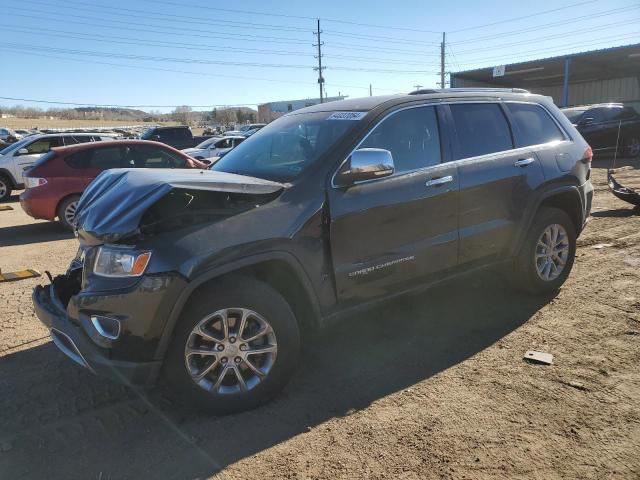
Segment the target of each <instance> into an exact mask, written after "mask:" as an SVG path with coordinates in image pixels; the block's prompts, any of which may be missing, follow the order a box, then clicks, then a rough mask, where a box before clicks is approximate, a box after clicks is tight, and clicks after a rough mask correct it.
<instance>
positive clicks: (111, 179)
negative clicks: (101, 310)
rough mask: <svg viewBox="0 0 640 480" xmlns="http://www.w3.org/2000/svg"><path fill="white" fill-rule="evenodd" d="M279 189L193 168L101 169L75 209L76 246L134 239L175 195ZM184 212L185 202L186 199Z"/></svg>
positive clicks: (258, 181) (257, 192)
mask: <svg viewBox="0 0 640 480" xmlns="http://www.w3.org/2000/svg"><path fill="white" fill-rule="evenodd" d="M283 188H284V185H282V184H280V183H277V182H271V181H268V180H262V179H258V178H254V177H247V176H243V175H236V174H232V173H224V172H213V171H210V170H195V169H184V170H182V169H180V170H178V169H144V168H140V169H136V168H122V169H113V170H105V171H104V172H102V173H101V174H100V175H99V176H98V177H97V178H96V179H95V180H94V181H93V182H92V183H91V184H90V185H89V187H88V188H87V189H86V190H85V192H84V194H83V195H82V197H81V198H80V201H79V203H78V208H77V210H76V225H77V231H78V237H79V238H80V240H81V242H84V243H90V244H96V243H102V242H116V241H118V240H120V239H122V238H125V237H128V236H131V235H135V234H137V233H139V231H140V223H141V220H142V218H143V216H144V215H145V213H146V212H147V211H148V210H149V209H150V208H151V207H153V206H154V205H156V204H158V202H160V201H161V200H165V199H166V198H167V197H168V196H170V195H172V194H174V193H175V192H181V195H183V196H187V197H192V195H191V194H190V193H189V192H191V193H192V194H196V193H197V192H223V193H228V194H240V195H242V196H244V197H246V196H249V197H250V196H252V195H255V196H256V197H260V196H268V195H273V194H276V193H278V192H279V191H281V190H282V189H283ZM185 202H186V203H185V205H184V206H183V208H186V207H187V206H188V205H189V203H190V201H189V200H188V199H187V200H185Z"/></svg>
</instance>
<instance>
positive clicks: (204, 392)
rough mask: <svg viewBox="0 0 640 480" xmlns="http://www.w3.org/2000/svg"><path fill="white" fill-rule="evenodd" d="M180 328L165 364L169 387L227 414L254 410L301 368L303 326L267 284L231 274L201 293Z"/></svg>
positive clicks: (184, 397) (198, 405) (185, 398)
mask: <svg viewBox="0 0 640 480" xmlns="http://www.w3.org/2000/svg"><path fill="white" fill-rule="evenodd" d="M193 302H194V303H193V304H192V305H189V307H187V309H186V311H185V312H184V314H183V316H182V318H181V320H180V323H179V324H178V326H177V327H176V331H175V332H174V338H173V341H172V344H171V346H170V348H169V352H168V354H167V358H166V360H165V365H164V378H165V380H166V383H167V384H168V386H169V388H170V390H171V392H172V393H173V394H174V395H175V396H177V397H178V398H179V399H180V400H182V401H183V402H185V403H187V404H189V405H191V406H193V407H195V408H197V409H199V410H204V411H208V412H211V413H216V414H222V413H231V412H239V411H243V410H248V409H251V408H254V407H256V406H258V405H260V404H262V403H264V402H266V401H267V400H269V399H270V398H271V397H272V396H273V395H275V394H276V393H277V392H279V391H280V390H281V389H282V388H283V387H284V386H285V385H286V384H287V382H288V381H289V379H290V378H291V375H292V374H293V371H294V369H295V366H296V363H297V359H298V355H299V349H300V333H299V329H298V324H297V322H296V319H295V317H294V315H293V312H292V311H291V309H290V308H289V305H288V304H287V302H286V301H285V300H284V298H282V296H281V295H280V294H279V293H278V292H276V291H275V290H273V289H272V288H271V287H269V286H268V285H266V284H265V283H262V282H259V281H257V280H254V279H252V278H245V277H233V278H229V279H227V280H226V281H225V282H224V284H222V283H215V284H212V285H211V286H209V287H207V288H206V290H205V291H202V292H200V293H198V295H197V297H196V298H194V299H193Z"/></svg>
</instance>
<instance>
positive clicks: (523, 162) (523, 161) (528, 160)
mask: <svg viewBox="0 0 640 480" xmlns="http://www.w3.org/2000/svg"><path fill="white" fill-rule="evenodd" d="M533 162H535V160H534V159H533V158H521V159H520V160H517V161H516V163H514V164H513V166H514V167H526V166H527V165H529V164H531V163H533Z"/></svg>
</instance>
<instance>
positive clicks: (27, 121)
mask: <svg viewBox="0 0 640 480" xmlns="http://www.w3.org/2000/svg"><path fill="white" fill-rule="evenodd" d="M158 124H160V125H175V122H142V121H136V120H63V119H60V118H55V119H48V118H3V119H0V126H1V127H6V128H12V129H16V128H17V129H21V128H41V129H45V128H111V127H122V126H128V125H148V126H154V125H158Z"/></svg>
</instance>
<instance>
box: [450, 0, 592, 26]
mask: <svg viewBox="0 0 640 480" xmlns="http://www.w3.org/2000/svg"><path fill="white" fill-rule="evenodd" d="M597 1H598V0H587V1H585V2H578V3H573V4H571V5H565V6H564V7H558V8H554V9H551V10H544V11H542V12H537V13H530V14H528V15H522V16H520V17H512V18H507V19H505V20H498V21H497V22H491V23H485V24H482V25H476V26H474V27H465V28H460V29H458V30H449V33H459V32H466V31H468V30H477V29H479V28H485V27H492V26H494V25H500V24H502V23H509V22H515V21H517V20H523V19H525V18H532V17H537V16H540V15H544V14H546V13H553V12H559V11H560V10H566V9H568V8H573V7H578V6H580V5H586V4H588V3H595V2H597Z"/></svg>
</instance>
